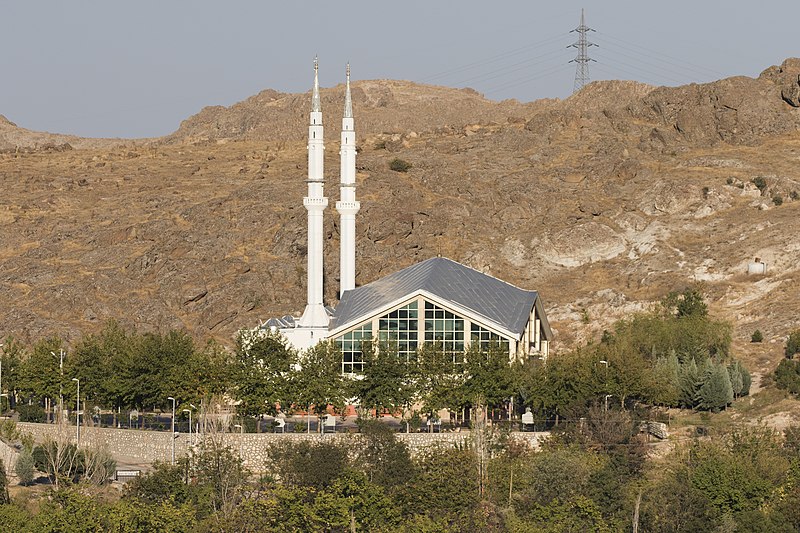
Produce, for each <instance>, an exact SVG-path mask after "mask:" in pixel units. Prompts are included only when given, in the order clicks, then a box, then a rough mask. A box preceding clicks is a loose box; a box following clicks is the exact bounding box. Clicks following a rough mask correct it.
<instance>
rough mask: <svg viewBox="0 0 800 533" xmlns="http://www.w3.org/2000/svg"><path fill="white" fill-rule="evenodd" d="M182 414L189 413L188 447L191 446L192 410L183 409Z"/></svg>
mask: <svg viewBox="0 0 800 533" xmlns="http://www.w3.org/2000/svg"><path fill="white" fill-rule="evenodd" d="M183 412H184V413H189V447H191V446H192V410H191V409H184V410H183Z"/></svg>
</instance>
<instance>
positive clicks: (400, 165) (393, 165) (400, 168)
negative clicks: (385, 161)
mask: <svg viewBox="0 0 800 533" xmlns="http://www.w3.org/2000/svg"><path fill="white" fill-rule="evenodd" d="M411 167H412V165H411V163H409V162H408V161H405V160H403V159H398V158H395V159H392V160H391V161H390V162H389V169H390V170H394V171H395V172H408V170H409V169H410V168H411Z"/></svg>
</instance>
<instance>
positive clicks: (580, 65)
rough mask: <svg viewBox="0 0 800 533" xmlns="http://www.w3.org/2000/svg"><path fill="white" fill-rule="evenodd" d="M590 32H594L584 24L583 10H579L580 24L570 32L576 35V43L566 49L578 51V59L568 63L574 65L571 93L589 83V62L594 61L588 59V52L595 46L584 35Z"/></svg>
mask: <svg viewBox="0 0 800 533" xmlns="http://www.w3.org/2000/svg"><path fill="white" fill-rule="evenodd" d="M590 31H594V29H592V28H590V27H588V26H587V25H586V24H585V23H584V17H583V9H581V23H580V25H579V26H578V27H577V28H575V29H574V30H572V31H571V32H570V33H575V32H577V33H578V42H576V43H572V44H571V45H569V46H568V47H567V48H577V49H578V57H576V58H575V59H573V60H571V61H570V63H575V84H574V85H573V87H572V92H575V91H578V90H580V89H581V88H583V86H584V85H586V84H587V83H589V62H590V61H594V59H592V58H590V57H589V52H588V50H589V47H590V46H597V45H596V44H594V43H590V42H589V41H588V40H587V39H586V34H587V33H588V32H590Z"/></svg>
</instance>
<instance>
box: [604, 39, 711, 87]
mask: <svg viewBox="0 0 800 533" xmlns="http://www.w3.org/2000/svg"><path fill="white" fill-rule="evenodd" d="M597 33H598V35H599V36H601V38H607V39H611V40H614V41H618V42H619V43H623V44H627V45H629V46H633V47H635V48H636V49H641V50H644V51H646V52H649V53H650V54H654V55H655V56H662V57H665V58H667V59H660V58H658V57H653V55H649V56H648V57H651V58H653V59H656V60H658V61H663V62H664V63H670V64H672V65H675V66H684V65H685V66H684V67H683V68H687V69H691V70H695V71H698V72H700V73H702V74H708V73H711V74H713V75H715V76H719V77H722V76H725V74H723V73H722V72H718V71H715V70H713V69H710V68H708V67H704V66H702V65H698V64H696V63H691V62H689V61H683V60H681V59H678V58H676V57H673V56H670V55H667V54H665V53H663V52H659V51H657V50H653V49H651V48H646V47H644V46H641V45H639V44H637V43H632V42H630V41H626V40H624V39H620V38H619V37H614V36H611V35H608V34H605V33H603V32H597ZM619 46H622V45H621V44H620V45H619ZM669 60H671V61H669ZM675 62H677V63H675Z"/></svg>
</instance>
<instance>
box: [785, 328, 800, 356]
mask: <svg viewBox="0 0 800 533" xmlns="http://www.w3.org/2000/svg"><path fill="white" fill-rule="evenodd" d="M785 353H786V357H787V358H789V359H791V358H792V357H794V355H795V354H797V353H800V329H796V330H794V331H793V332H792V333H791V334H789V338H788V339H786V350H785Z"/></svg>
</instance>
